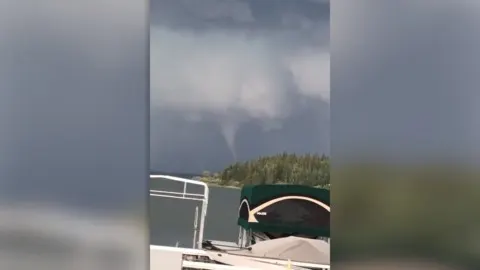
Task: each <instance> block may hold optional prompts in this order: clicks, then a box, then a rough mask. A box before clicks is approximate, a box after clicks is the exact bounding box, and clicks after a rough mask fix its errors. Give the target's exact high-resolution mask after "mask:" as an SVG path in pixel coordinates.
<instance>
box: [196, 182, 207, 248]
mask: <svg viewBox="0 0 480 270" xmlns="http://www.w3.org/2000/svg"><path fill="white" fill-rule="evenodd" d="M208 193H209V188H208V186H205V199H204V200H203V203H202V214H201V216H200V231H199V234H198V249H202V243H203V230H204V228H205V217H206V216H207V207H208Z"/></svg>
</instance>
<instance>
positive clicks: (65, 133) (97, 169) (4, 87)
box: [0, 0, 148, 208]
mask: <svg viewBox="0 0 480 270" xmlns="http://www.w3.org/2000/svg"><path fill="white" fill-rule="evenodd" d="M145 12H146V5H145V4H138V3H133V2H132V1H123V0H122V1H112V0H99V1H96V0H95V1H90V0H88V1H82V2H79V1H61V0H47V1H43V2H42V3H39V2H37V1H35V0H26V1H0V40H1V42H0V58H1V59H2V61H1V63H0V89H1V90H0V130H1V134H2V135H1V136H0V152H1V153H2V154H1V155H0V172H1V173H2V175H1V177H0V185H1V186H0V192H2V198H6V197H7V196H8V197H12V198H15V199H16V200H19V201H21V200H22V199H24V200H25V199H28V200H35V199H42V200H43V199H47V200H56V201H57V202H59V203H65V202H67V201H68V202H71V203H75V204H77V205H85V204H86V206H87V207H88V205H90V206H92V205H93V206H96V208H99V207H100V205H103V206H105V205H107V204H110V206H111V207H121V205H125V203H127V204H128V203H129V202H130V203H131V201H132V200H134V201H137V202H141V203H143V201H144V200H143V199H142V198H143V197H142V196H144V194H145V193H144V190H145V189H144V188H142V187H141V185H140V184H139V182H138V181H132V179H139V177H140V178H142V177H143V173H144V166H145V162H146V161H147V160H146V157H145V154H147V153H145V152H146V149H145V144H144V138H145V136H146V134H144V133H145V129H146V123H145V122H144V120H145V114H146V112H145V111H144V110H145V106H146V105H147V104H146V98H147V92H146V91H147V86H148V85H147V82H146V81H145V73H146V72H147V71H148V70H147V66H146V64H147V61H146V58H145V56H146V55H145V45H146V44H145V42H146V38H147V35H146V33H145V27H146V26H147V25H146V22H145ZM142 91H143V92H142ZM114 97H115V98H114ZM93 131H94V132H93ZM119 134H120V135H119ZM127 138H128V142H127V141H126V140H127ZM145 177H146V176H145ZM109 179H111V180H112V181H114V183H115V187H116V188H115V189H116V191H115V192H116V194H118V195H113V194H112V193H111V190H110V189H111V186H112V185H111V184H112V182H109ZM92 187H95V188H92ZM135 191H138V192H135ZM52 194H54V196H52ZM105 194H107V196H105ZM108 194H109V195H108ZM117 196H118V197H117ZM134 196H137V197H136V198H133V199H132V197H134ZM119 197H121V198H122V199H121V200H122V202H121V203H119V202H118V199H117V198H119ZM142 205H143V204H142ZM142 207H143V206H142Z"/></svg>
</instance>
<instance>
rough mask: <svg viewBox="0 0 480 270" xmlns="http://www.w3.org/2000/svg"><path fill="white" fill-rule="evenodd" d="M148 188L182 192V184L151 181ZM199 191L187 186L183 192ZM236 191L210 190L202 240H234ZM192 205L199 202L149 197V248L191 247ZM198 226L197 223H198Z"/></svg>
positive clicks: (237, 198)
mask: <svg viewBox="0 0 480 270" xmlns="http://www.w3.org/2000/svg"><path fill="white" fill-rule="evenodd" d="M151 189H161V190H168V191H178V192H181V191H182V190H183V184H180V183H170V181H165V180H159V179H158V180H155V179H154V180H152V183H151ZM201 190H202V189H201V188H196V187H195V186H191V187H190V185H189V186H188V188H187V192H195V193H200V192H201ZM239 202H240V190H239V189H232V188H222V187H210V198H209V205H208V209H207V219H206V222H205V231H204V239H214V240H223V241H236V240H237V237H238V226H237V217H238V207H239ZM195 206H199V212H200V210H201V202H197V201H190V200H180V199H174V198H162V197H150V243H151V244H153V245H169V246H175V244H176V243H177V242H178V243H179V246H181V247H192V244H193V243H192V240H193V220H194V215H195ZM199 225H200V224H199Z"/></svg>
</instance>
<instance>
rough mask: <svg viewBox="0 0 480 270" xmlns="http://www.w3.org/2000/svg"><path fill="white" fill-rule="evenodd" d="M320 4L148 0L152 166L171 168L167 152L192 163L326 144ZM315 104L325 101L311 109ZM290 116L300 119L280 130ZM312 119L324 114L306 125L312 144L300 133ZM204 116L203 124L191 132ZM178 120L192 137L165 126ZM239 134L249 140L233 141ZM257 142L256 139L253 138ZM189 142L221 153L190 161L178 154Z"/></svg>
mask: <svg viewBox="0 0 480 270" xmlns="http://www.w3.org/2000/svg"><path fill="white" fill-rule="evenodd" d="M312 9H316V10H315V11H312ZM328 9H329V5H328V2H326V3H325V2H324V3H320V4H319V3H315V1H263V2H262V1H240V0H238V1H233V0H232V1H230V0H228V1H214V0H207V1H200V2H199V1H187V0H184V1H167V0H162V1H153V2H152V3H151V11H152V13H151V15H150V16H151V21H152V26H151V104H152V108H151V111H152V117H151V122H152V125H151V127H152V139H151V146H152V158H151V159H152V167H153V169H164V168H165V167H172V165H171V163H169V162H165V159H166V158H168V155H167V153H168V154H172V153H177V154H173V156H175V158H176V159H177V160H183V161H185V162H181V163H182V164H191V166H190V167H191V168H192V169H191V170H198V169H199V168H213V167H214V168H216V169H218V168H220V167H221V166H225V165H226V164H227V163H229V162H231V161H232V154H233V156H234V157H235V156H236V157H238V158H240V159H245V158H252V157H254V156H256V155H257V156H258V155H261V154H267V153H274V152H280V151H284V150H291V151H301V152H307V151H308V152H328V136H326V135H325V134H324V133H328V130H329V127H328V121H327V120H325V119H328V117H329V116H328V107H329V99H330V83H329V81H330V72H329V68H330V56H329V24H328V20H329V17H328V15H329V13H328V12H329V10H328ZM322 14H326V15H327V17H326V18H325V16H323V17H322ZM316 106H318V107H325V108H327V110H325V109H321V110H320V111H322V112H323V115H317V116H316V117H313V118H312V117H310V116H309V114H311V113H314V111H315V110H312V109H311V108H313V107H316ZM320 111H318V110H317V111H316V113H318V112H320ZM167 115H169V116H167ZM172 121H173V122H175V123H173V122H172ZM291 121H295V122H298V121H300V122H303V123H304V125H303V126H302V127H296V128H298V130H296V133H297V135H296V136H295V135H294V134H292V133H291V132H287V131H286V130H285V128H286V127H288V126H289V125H291ZM312 121H313V122H312ZM315 121H318V122H321V123H323V124H322V127H319V128H318V129H316V130H314V132H317V133H316V135H318V136H317V140H321V143H320V145H319V144H318V143H315V139H311V140H309V141H300V138H301V137H302V135H301V134H302V133H304V132H306V130H309V131H310V132H312V131H313V130H312V129H311V128H310V129H309V126H317V123H315ZM207 123H208V126H209V130H208V131H205V132H200V130H203V129H204V128H205V126H207ZM179 125H181V126H183V128H184V129H185V128H186V129H187V130H189V131H191V133H189V134H190V136H191V138H189V139H187V138H185V137H182V138H183V139H180V138H179V137H178V135H173V134H175V133H177V132H174V131H172V132H171V133H170V132H169V131H167V130H166V128H165V127H166V126H168V127H173V126H177V128H179ZM193 127H195V128H193ZM257 129H258V132H257V131H256V130H257ZM179 130H180V128H179V129H178V130H177V131H179ZM195 131H196V132H195ZM184 132H185V131H184ZM319 132H320V133H321V134H323V135H321V134H320V133H319ZM287 133H288V135H287ZM201 134H202V135H201ZM253 134H255V136H252V135H253ZM282 134H283V135H282ZM222 137H223V138H222ZM267 137H268V138H270V140H266V138H267ZM212 138H216V139H215V140H214V141H212V142H210V143H206V142H208V141H210V140H212ZM245 138H249V143H248V142H244V147H241V146H239V144H242V143H240V142H242V141H244V139H245ZM275 138H276V139H275ZM262 141H263V142H264V143H263V147H260V148H259V147H256V148H255V147H253V145H255V144H258V143H259V142H262ZM266 141H270V143H267V144H266V143H265V142H266ZM272 141H277V143H276V144H274V143H272ZM312 143H313V144H312ZM199 145H209V147H206V148H205V149H203V148H202V150H200V148H201V147H200V148H199ZM249 145H250V146H249ZM313 145H314V146H320V147H318V148H315V147H313V148H312V147H311V146H313ZM227 146H228V147H229V149H230V152H231V153H229V150H228V148H227ZM225 148H226V149H225ZM168 149H170V150H168ZM174 149H177V151H175V150H174ZM181 149H184V150H181ZM188 149H190V150H191V151H190V155H193V156H195V152H197V151H200V152H202V154H203V155H216V154H217V155H218V156H219V157H220V158H219V159H217V160H216V161H213V160H212V161H211V162H207V163H204V162H200V163H202V164H196V165H195V164H192V161H191V159H193V158H191V157H190V158H186V157H185V155H189V151H188ZM257 150H259V151H257ZM218 151H220V152H218ZM180 152H183V154H179V153H180ZM215 153H216V154H215ZM229 156H230V157H229ZM170 157H172V156H170ZM172 158H173V157H172ZM204 159H205V158H204ZM213 159H215V158H213ZM186 160H189V161H188V162H187V161H186ZM167 163H168V164H167ZM193 163H198V162H193ZM173 167H176V166H173ZM186 167H189V166H186ZM164 170H169V169H168V168H166V169H164ZM184 170H185V169H184ZM186 170H188V169H186Z"/></svg>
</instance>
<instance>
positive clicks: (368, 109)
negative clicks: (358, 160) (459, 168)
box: [332, 0, 480, 162]
mask: <svg viewBox="0 0 480 270" xmlns="http://www.w3.org/2000/svg"><path fill="white" fill-rule="evenodd" d="M366 2H367V1H338V2H336V3H335V5H336V6H335V7H334V8H333V9H338V10H341V12H340V13H339V14H341V16H339V17H335V18H338V19H334V20H333V21H332V33H337V34H335V35H332V57H333V59H334V65H332V85H334V86H335V88H334V91H333V96H332V100H334V103H335V106H334V107H333V108H332V110H333V111H332V115H334V117H333V118H332V123H333V124H332V130H333V132H332V148H334V149H335V153H334V154H335V156H336V157H340V156H343V157H347V156H349V155H373V156H376V157H377V158H380V159H381V160H384V161H385V160H388V159H392V160H398V159H400V160H404V161H409V160H410V161H413V162H417V161H418V160H425V161H427V160H432V159H435V158H439V159H455V158H457V159H456V160H457V161H458V160H459V159H458V158H462V159H464V158H469V157H471V155H472V154H473V152H474V151H477V153H479V152H478V150H479V147H478V145H479V144H478V138H479V132H478V131H479V126H480V125H479V124H478V123H479V122H478V109H476V108H478V104H479V103H478V97H479V96H480V95H479V94H478V93H480V92H479V91H478V85H479V84H480V81H479V78H480V77H479V76H478V74H477V73H478V72H477V71H478V70H479V68H480V66H479V63H480V61H479V60H480V59H479V55H480V54H479V53H478V48H479V44H480V39H479V38H478V37H479V35H478V34H479V30H478V29H479V28H478V27H477V25H478V14H479V12H480V5H479V4H478V3H476V2H475V1H415V0H412V1H379V2H375V5H371V4H368V5H367V4H366ZM347 3H348V4H347ZM367 6H368V8H367ZM350 10H352V11H353V10H354V11H355V12H349V11H350ZM405 14H408V16H406V15H405ZM359 22H361V23H359ZM475 103H476V104H475ZM475 110H477V111H476V112H475ZM475 119H477V120H475ZM392 153H395V155H393V154H392ZM338 160H339V159H338Z"/></svg>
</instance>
